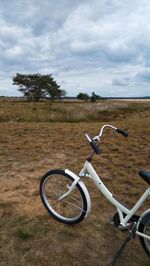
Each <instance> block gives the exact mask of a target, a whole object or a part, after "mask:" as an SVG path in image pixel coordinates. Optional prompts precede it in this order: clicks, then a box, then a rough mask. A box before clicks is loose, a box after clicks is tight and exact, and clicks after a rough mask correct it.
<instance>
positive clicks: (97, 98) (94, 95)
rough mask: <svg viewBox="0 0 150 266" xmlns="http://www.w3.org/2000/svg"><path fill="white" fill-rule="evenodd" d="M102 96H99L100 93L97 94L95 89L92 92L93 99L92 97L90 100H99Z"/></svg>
mask: <svg viewBox="0 0 150 266" xmlns="http://www.w3.org/2000/svg"><path fill="white" fill-rule="evenodd" d="M100 98H101V97H100V96H99V95H97V94H95V92H94V91H93V92H92V95H91V99H90V101H91V102H96V101H97V100H99V99H100Z"/></svg>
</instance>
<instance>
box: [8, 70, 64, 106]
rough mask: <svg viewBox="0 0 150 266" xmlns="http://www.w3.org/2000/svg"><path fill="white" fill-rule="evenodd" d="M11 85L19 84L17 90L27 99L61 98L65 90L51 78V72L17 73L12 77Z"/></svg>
mask: <svg viewBox="0 0 150 266" xmlns="http://www.w3.org/2000/svg"><path fill="white" fill-rule="evenodd" d="M13 85H18V86H19V89H18V90H19V91H20V92H22V93H23V94H24V96H25V97H26V98H27V100H32V101H39V100H40V99H41V98H46V97H50V98H51V99H57V98H61V97H63V96H64V95H65V91H63V90H61V89H60V86H59V85H58V84H57V82H56V81H55V80H54V79H53V77H52V75H51V74H48V75H41V74H39V73H37V74H19V73H17V74H16V76H15V77H13Z"/></svg>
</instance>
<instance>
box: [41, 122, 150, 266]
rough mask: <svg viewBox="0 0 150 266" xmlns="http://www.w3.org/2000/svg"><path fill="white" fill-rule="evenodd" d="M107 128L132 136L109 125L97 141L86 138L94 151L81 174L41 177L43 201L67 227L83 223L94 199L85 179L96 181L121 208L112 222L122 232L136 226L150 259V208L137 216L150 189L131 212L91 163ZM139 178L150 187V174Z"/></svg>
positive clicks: (52, 173) (62, 172) (56, 172)
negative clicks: (110, 189) (114, 194)
mask: <svg viewBox="0 0 150 266" xmlns="http://www.w3.org/2000/svg"><path fill="white" fill-rule="evenodd" d="M106 127H109V128H111V129H113V130H115V131H116V132H118V133H120V134H122V135H123V136H124V137H127V136H128V132H126V131H125V130H122V129H119V128H116V127H114V126H112V125H109V124H106V125H104V126H102V128H101V129H100V132H99V135H97V136H95V137H93V138H91V137H90V136H89V135H88V134H87V133H86V134H85V136H86V138H87V140H88V142H89V143H90V145H91V147H92V149H93V151H92V154H91V155H90V156H89V157H88V158H87V159H86V161H85V163H84V166H83V168H82V170H81V171H80V173H79V175H76V174H75V173H73V172H72V171H70V170H68V169H65V170H57V169H56V170H50V171H48V172H47V173H46V174H44V176H43V177H42V178H41V182H40V196H41V200H42V202H43V204H44V206H45V208H46V209H47V211H48V213H49V214H50V215H52V216H53V217H54V218H55V219H56V220H58V221H59V222H63V223H65V224H76V223H79V222H81V221H82V220H83V219H84V218H86V217H87V216H88V215H89V213H90V210H91V201H90V196H89V193H88V190H87V188H86V186H85V184H84V183H83V181H82V180H81V179H82V177H87V178H90V179H91V180H93V181H94V183H95V185H96V187H97V188H98V189H99V190H100V192H101V193H102V194H103V195H104V196H105V197H106V198H107V199H108V200H109V201H110V202H111V203H112V204H113V205H114V206H115V207H116V209H117V212H116V214H115V215H114V217H113V220H112V223H113V224H114V225H115V226H116V227H117V228H119V229H121V230H125V229H127V230H130V229H131V225H134V233H135V234H136V235H138V236H139V238H140V242H141V244H142V246H143V248H144V250H145V252H146V253H147V255H148V256H150V209H148V210H146V211H145V212H144V213H143V214H142V215H141V216H138V215H135V213H136V212H137V210H138V209H139V208H140V207H141V205H142V204H143V203H144V201H145V200H146V199H147V198H148V196H149V195H150V187H149V188H148V189H146V191H145V192H144V193H143V195H142V196H141V197H140V199H139V200H138V201H137V202H136V203H135V205H134V206H133V207H132V208H131V209H128V208H127V207H125V206H124V205H123V204H121V203H120V202H119V201H118V200H117V199H116V198H115V197H114V196H113V194H112V193H111V192H110V191H109V190H108V189H107V187H106V186H105V185H104V183H103V182H102V180H101V178H100V177H99V176H98V175H97V173H96V171H95V170H94V168H93V166H92V164H91V162H92V159H93V155H94V154H95V153H96V154H97V155H100V154H101V150H100V141H101V137H102V135H103V132H104V129H105V128H106ZM139 175H140V176H141V177H142V178H143V179H144V180H145V181H146V182H147V183H148V185H150V172H145V171H140V172H139ZM113 265H114V264H113Z"/></svg>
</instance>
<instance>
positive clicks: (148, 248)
mask: <svg viewBox="0 0 150 266" xmlns="http://www.w3.org/2000/svg"><path fill="white" fill-rule="evenodd" d="M138 231H139V232H141V233H142V234H145V235H147V236H149V237H150V212H148V213H147V214H146V215H145V216H144V217H143V219H141V221H140V224H139V228H138ZM139 238H140V242H141V244H142V247H143V248H144V250H145V252H146V253H147V255H148V256H149V257H150V240H149V239H147V238H144V237H142V236H140V237H139Z"/></svg>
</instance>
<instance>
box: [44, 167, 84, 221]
mask: <svg viewBox="0 0 150 266" xmlns="http://www.w3.org/2000/svg"><path fill="white" fill-rule="evenodd" d="M73 181H74V179H73V178H72V177H71V176H70V175H68V174H66V173H65V172H64V171H62V170H52V171H49V172H47V173H46V174H45V175H44V176H43V177H42V179H41V182H40V196H41V199H42V202H43V204H44V206H45V208H46V209H47V211H48V212H49V214H51V215H52V216H53V217H54V218H55V219H56V220H58V221H60V222H63V223H66V224H75V223H79V222H81V221H82V220H83V219H84V217H85V215H86V212H87V200H86V197H85V194H84V191H83V189H82V188H81V186H80V184H79V183H77V184H76V186H75V188H74V190H73V191H72V192H71V193H70V194H69V195H68V196H66V197H64V198H63V199H62V200H61V199H60V198H61V196H63V195H64V194H65V193H66V192H67V191H68V189H69V187H70V186H71V185H72V182H73Z"/></svg>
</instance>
